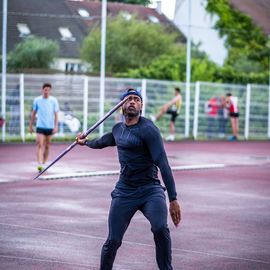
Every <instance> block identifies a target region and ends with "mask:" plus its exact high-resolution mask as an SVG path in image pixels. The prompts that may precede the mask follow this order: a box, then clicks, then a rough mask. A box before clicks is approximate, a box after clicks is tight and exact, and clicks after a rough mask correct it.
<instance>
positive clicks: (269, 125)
mask: <svg viewBox="0 0 270 270" xmlns="http://www.w3.org/2000/svg"><path fill="white" fill-rule="evenodd" d="M269 69H270V68H269ZM269 73H270V71H269ZM268 139H270V75H269V85H268Z"/></svg>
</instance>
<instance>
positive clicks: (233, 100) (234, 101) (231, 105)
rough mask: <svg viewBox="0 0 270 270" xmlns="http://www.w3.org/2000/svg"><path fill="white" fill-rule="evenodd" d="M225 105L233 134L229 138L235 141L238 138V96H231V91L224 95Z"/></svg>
mask: <svg viewBox="0 0 270 270" xmlns="http://www.w3.org/2000/svg"><path fill="white" fill-rule="evenodd" d="M226 107H227V108H228V110H229V115H230V119H231V126H232V133H233V135H232V136H231V137H230V138H229V140H231V141H236V140H237V139H238V129H239V128H238V124H239V121H238V118H239V112H238V98H237V97H235V96H233V95H232V94H231V93H227V95H226Z"/></svg>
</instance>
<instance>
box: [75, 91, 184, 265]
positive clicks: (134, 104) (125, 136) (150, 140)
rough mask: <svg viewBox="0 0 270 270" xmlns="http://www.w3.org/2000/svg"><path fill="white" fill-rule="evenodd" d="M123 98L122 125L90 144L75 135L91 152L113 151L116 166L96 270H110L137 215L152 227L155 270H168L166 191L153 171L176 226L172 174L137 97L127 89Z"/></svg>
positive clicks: (177, 217)
mask: <svg viewBox="0 0 270 270" xmlns="http://www.w3.org/2000/svg"><path fill="white" fill-rule="evenodd" d="M126 97H127V102H125V103H124V105H123V107H122V109H123V114H124V117H125V121H124V122H121V123H117V124H116V125H115V126H114V127H113V129H112V132H110V133H107V134H105V135H103V136H102V137H101V138H99V139H95V140H92V141H89V140H87V138H83V135H82V134H79V135H78V136H77V142H78V144H80V145H87V146H88V147H90V148H93V149H101V148H104V147H107V146H117V150H118V157H119V162H120V165H121V171H120V177H119V181H118V182H117V184H116V186H115V189H114V190H113V192H112V194H111V196H112V201H111V207H110V213H109V234H108V238H107V240H106V242H105V243H104V245H103V248H102V252H101V264H100V269H101V270H111V269H112V267H113V262H114V259H115V256H116V252H117V249H118V248H119V247H120V246H121V243H122V239H123V236H124V233H125V231H126V230H127V228H128V225H129V223H130V221H131V219H132V217H133V216H134V214H135V213H136V211H137V210H140V211H141V212H142V213H143V215H144V216H145V217H146V218H147V219H148V220H149V222H150V224H151V231H152V233H153V235H154V241H155V245H156V260H157V264H158V267H159V269H161V270H172V269H173V267H172V258H171V257H172V256H171V238H170V232H169V229H168V225H167V213H168V210H167V204H166V198H165V193H164V190H165V188H164V187H163V186H162V185H161V184H160V181H159V179H158V168H159V169H160V171H161V175H162V179H163V182H164V184H165V186H166V189H167V192H168V196H169V201H170V207H169V210H170V215H171V218H172V221H173V223H174V225H175V226H177V225H178V224H179V223H180V220H181V212H180V205H179V203H178V201H177V193H176V190H175V183H174V179H173V175H172V171H171V168H170V166H169V163H168V160H167V155H166V152H165V150H164V146H163V142H162V138H161V135H160V132H159V130H158V128H157V127H156V126H155V125H154V124H153V122H152V121H150V120H148V119H146V118H144V117H142V116H141V110H142V106H143V104H142V96H141V94H140V92H138V91H137V90H135V89H128V90H127V91H125V92H124V93H123V96H122V99H124V98H126Z"/></svg>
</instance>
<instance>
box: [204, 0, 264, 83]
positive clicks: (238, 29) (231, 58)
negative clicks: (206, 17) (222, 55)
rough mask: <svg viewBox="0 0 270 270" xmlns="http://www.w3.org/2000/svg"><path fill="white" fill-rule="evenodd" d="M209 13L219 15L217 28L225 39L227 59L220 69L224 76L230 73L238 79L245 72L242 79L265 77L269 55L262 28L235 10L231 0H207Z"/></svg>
mask: <svg viewBox="0 0 270 270" xmlns="http://www.w3.org/2000/svg"><path fill="white" fill-rule="evenodd" d="M207 10H208V11H209V12H210V13H212V14H216V15H218V17H219V20H218V21H217V23H216V25H215V28H216V29H218V31H219V34H220V36H221V37H226V43H225V46H226V47H227V49H228V57H227V59H226V61H225V64H224V67H223V69H221V71H222V70H223V71H224V72H225V76H227V75H228V74H230V77H231V78H232V77H233V74H235V78H239V73H242V75H243V76H242V75H241V76H240V77H242V78H244V77H246V78H248V77H250V78H253V79H254V78H256V77H258V78H262V77H265V76H264V75H262V74H263V73H266V71H267V69H268V65H269V64H268V61H269V60H268V58H269V56H268V54H269V52H268V49H267V46H266V44H267V36H266V35H265V34H264V33H263V31H262V29H261V28H260V27H258V26H256V25H255V24H254V23H253V21H252V19H251V18H250V17H248V16H247V15H245V14H243V13H241V12H240V11H238V10H236V9H234V8H233V7H232V6H231V5H230V3H229V1H228V0H219V1H216V0H208V2H207ZM256 74H257V75H256ZM220 75H221V76H222V74H220ZM249 75H250V76H249ZM244 81H245V80H244ZM260 82H261V80H260Z"/></svg>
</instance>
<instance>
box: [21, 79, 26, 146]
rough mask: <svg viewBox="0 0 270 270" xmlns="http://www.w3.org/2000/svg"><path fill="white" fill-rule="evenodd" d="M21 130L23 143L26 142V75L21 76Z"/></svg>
mask: <svg viewBox="0 0 270 270" xmlns="http://www.w3.org/2000/svg"><path fill="white" fill-rule="evenodd" d="M20 130H21V138H22V141H23V142H25V115H24V74H20Z"/></svg>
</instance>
